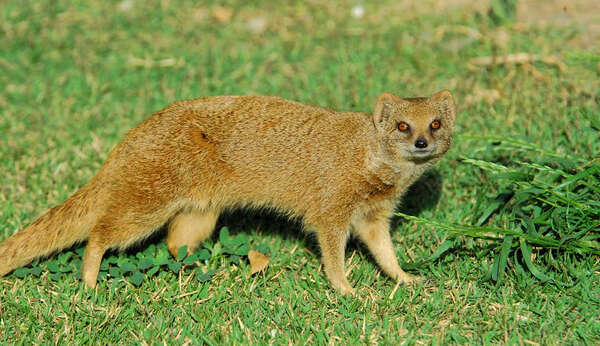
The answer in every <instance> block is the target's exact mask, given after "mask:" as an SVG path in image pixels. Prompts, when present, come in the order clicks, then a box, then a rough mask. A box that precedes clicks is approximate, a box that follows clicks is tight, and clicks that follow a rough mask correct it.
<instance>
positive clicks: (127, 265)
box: [14, 227, 269, 286]
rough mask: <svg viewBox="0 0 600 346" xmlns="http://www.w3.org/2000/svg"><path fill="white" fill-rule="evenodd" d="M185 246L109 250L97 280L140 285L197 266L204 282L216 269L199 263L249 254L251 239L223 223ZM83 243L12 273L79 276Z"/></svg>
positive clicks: (263, 246) (265, 250) (236, 259)
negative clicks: (213, 235) (212, 235)
mask: <svg viewBox="0 0 600 346" xmlns="http://www.w3.org/2000/svg"><path fill="white" fill-rule="evenodd" d="M256 248H257V249H258V250H259V251H262V252H263V253H268V252H269V248H268V246H266V244H261V245H259V246H257V247H256ZM187 250H188V249H187V246H182V247H181V248H180V249H179V250H178V253H177V258H173V256H171V255H170V254H169V252H168V250H167V247H166V245H165V244H164V243H160V244H151V245H149V246H148V247H146V248H145V249H143V250H141V251H140V252H138V253H136V254H135V256H128V255H127V254H125V253H120V254H112V255H109V256H107V257H105V258H104V259H103V261H102V263H101V265H100V272H99V273H98V280H110V279H112V280H114V281H113V285H118V284H119V282H121V281H120V279H124V281H127V282H130V283H131V284H133V285H134V286H140V285H141V284H142V282H144V280H147V279H149V278H151V277H153V276H154V275H156V274H158V273H159V272H160V271H168V272H172V273H174V274H178V273H179V272H180V271H182V270H184V271H191V270H196V274H197V277H198V281H200V282H205V281H208V280H210V279H211V278H212V276H213V275H214V274H215V273H216V270H214V269H210V270H208V271H206V272H203V271H202V270H201V268H200V267H199V265H200V264H202V263H207V261H209V260H210V259H211V258H215V259H217V258H221V257H225V258H228V260H229V262H231V263H234V264H239V263H240V262H241V261H242V258H244V257H246V256H248V251H249V250H250V239H249V237H248V236H247V235H246V234H238V235H236V236H231V235H230V233H229V229H228V228H227V227H223V228H222V229H221V231H220V233H219V242H217V243H215V244H213V245H211V244H210V242H209V243H206V244H205V245H204V246H203V247H201V248H200V249H198V250H196V251H195V252H193V253H191V254H189V255H188V253H187ZM84 252H85V247H80V248H77V249H76V250H75V251H67V252H63V253H60V254H59V255H57V256H56V258H53V259H50V260H48V261H40V260H36V261H34V262H33V263H31V264H30V265H29V266H26V267H23V268H18V269H16V270H15V271H14V275H15V276H16V277H18V278H21V279H22V278H25V277H27V276H29V275H32V276H35V277H39V276H41V275H42V273H44V272H49V274H48V277H49V278H50V279H51V280H54V281H58V280H62V279H63V278H64V276H65V274H72V275H75V276H77V277H80V275H81V273H80V268H81V263H82V260H83V255H84Z"/></svg>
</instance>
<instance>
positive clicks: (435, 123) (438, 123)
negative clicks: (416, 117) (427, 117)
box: [429, 120, 442, 130]
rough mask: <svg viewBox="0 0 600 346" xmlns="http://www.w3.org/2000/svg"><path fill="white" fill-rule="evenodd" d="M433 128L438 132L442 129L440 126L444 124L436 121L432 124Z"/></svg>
mask: <svg viewBox="0 0 600 346" xmlns="http://www.w3.org/2000/svg"><path fill="white" fill-rule="evenodd" d="M429 126H430V127H431V129H432V130H437V129H439V128H440V126H442V123H441V122H440V121H439V120H434V121H432V122H431V125H429Z"/></svg>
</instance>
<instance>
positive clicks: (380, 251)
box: [353, 217, 419, 283]
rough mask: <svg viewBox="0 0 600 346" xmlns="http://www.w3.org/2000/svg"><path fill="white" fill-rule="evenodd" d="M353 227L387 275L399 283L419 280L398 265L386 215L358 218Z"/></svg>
mask: <svg viewBox="0 0 600 346" xmlns="http://www.w3.org/2000/svg"><path fill="white" fill-rule="evenodd" d="M353 229H354V233H355V234H356V235H358V237H359V238H360V240H361V241H362V242H363V243H364V244H365V245H366V246H367V248H368V249H369V251H370V252H371V254H372V255H373V258H374V259H375V261H376V262H377V264H378V265H379V267H380V268H381V269H382V270H383V271H384V272H385V273H386V274H387V275H388V276H390V277H391V278H393V279H396V280H397V281H399V282H401V283H411V282H415V281H418V280H419V278H418V277H414V276H412V275H409V274H407V273H406V272H404V270H402V268H400V266H399V265H398V260H397V259H396V254H395V253H394V245H393V243H392V238H391V236H390V226H389V221H388V219H387V217H378V218H373V219H366V218H363V219H360V220H358V221H356V222H354V224H353Z"/></svg>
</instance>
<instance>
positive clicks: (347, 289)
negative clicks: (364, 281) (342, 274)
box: [338, 286, 356, 297]
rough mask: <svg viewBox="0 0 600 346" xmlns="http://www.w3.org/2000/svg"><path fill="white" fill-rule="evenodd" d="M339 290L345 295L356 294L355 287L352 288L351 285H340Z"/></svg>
mask: <svg viewBox="0 0 600 346" xmlns="http://www.w3.org/2000/svg"><path fill="white" fill-rule="evenodd" d="M338 291H339V292H340V294H341V295H343V296H352V297H354V296H355V295H356V293H355V292H354V288H352V287H351V286H345V287H344V286H343V287H340V288H338Z"/></svg>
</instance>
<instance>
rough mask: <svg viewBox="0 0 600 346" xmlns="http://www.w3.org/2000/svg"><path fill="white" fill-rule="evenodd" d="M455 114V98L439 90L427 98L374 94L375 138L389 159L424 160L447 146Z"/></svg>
mask: <svg viewBox="0 0 600 346" xmlns="http://www.w3.org/2000/svg"><path fill="white" fill-rule="evenodd" d="M455 117H456V107H455V105H454V98H453V97H452V94H451V93H450V91H448V90H442V91H440V92H438V93H436V94H434V95H433V96H431V97H429V98H425V97H423V98H400V97H398V96H396V95H393V94H390V93H383V94H381V95H380V96H379V97H378V98H377V102H376V103H375V109H374V111H373V121H374V123H375V128H376V130H377V136H378V141H379V143H380V144H381V145H382V149H383V150H384V151H385V152H386V154H387V155H390V156H391V159H392V160H409V161H417V162H423V161H428V160H429V159H432V158H436V157H440V156H442V155H443V154H444V153H446V151H448V149H449V148H450V143H451V141H452V130H453V128H454V119H455Z"/></svg>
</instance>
